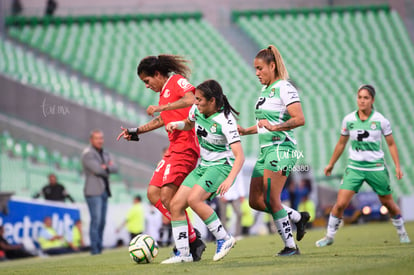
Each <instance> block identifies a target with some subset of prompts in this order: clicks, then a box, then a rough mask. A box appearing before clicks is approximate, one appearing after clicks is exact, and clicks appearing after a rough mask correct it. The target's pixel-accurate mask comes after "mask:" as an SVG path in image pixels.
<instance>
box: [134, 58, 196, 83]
mask: <svg viewBox="0 0 414 275" xmlns="http://www.w3.org/2000/svg"><path fill="white" fill-rule="evenodd" d="M187 63H188V60H186V59H184V58H183V57H182V56H179V55H170V54H160V55H159V56H147V57H145V58H144V59H142V60H141V62H139V64H138V68H137V73H138V76H139V75H141V74H142V73H144V74H146V75H147V76H154V75H155V72H159V73H160V74H161V75H163V76H166V77H168V76H169V74H170V73H172V72H174V73H176V74H180V75H182V76H184V77H185V78H187V77H189V75H190V68H189V67H188V66H187Z"/></svg>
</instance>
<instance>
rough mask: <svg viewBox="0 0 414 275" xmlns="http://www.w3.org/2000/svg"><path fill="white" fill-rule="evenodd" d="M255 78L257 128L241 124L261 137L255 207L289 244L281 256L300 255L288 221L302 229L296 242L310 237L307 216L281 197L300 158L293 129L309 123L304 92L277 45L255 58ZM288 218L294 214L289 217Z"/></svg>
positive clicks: (246, 131) (252, 189)
mask: <svg viewBox="0 0 414 275" xmlns="http://www.w3.org/2000/svg"><path fill="white" fill-rule="evenodd" d="M254 67H255V69H256V76H257V77H258V78H259V81H260V83H261V84H262V85H264V86H263V89H262V91H261V94H260V97H259V99H258V101H257V103H256V110H255V114H256V121H257V122H256V125H254V126H251V127H248V128H243V127H241V126H238V129H239V133H240V135H251V134H259V142H260V147H261V149H260V155H259V159H258V160H257V162H256V165H255V167H254V169H253V174H252V179H251V183H250V195H249V203H250V207H252V208H253V209H256V210H258V211H264V212H267V213H270V214H271V215H272V217H273V220H274V221H275V224H276V227H277V229H278V232H279V234H280V236H281V238H282V240H283V242H284V244H285V248H284V249H283V250H281V251H280V252H279V253H278V255H279V256H291V255H295V254H300V253H299V249H298V248H297V246H296V244H295V240H294V239H293V235H292V227H291V225H290V222H289V219H290V220H292V221H293V222H294V223H295V224H296V227H297V236H296V238H297V240H298V241H299V240H301V239H302V238H303V235H304V234H305V225H306V223H307V221H308V220H309V214H308V213H307V212H302V213H299V212H297V211H296V210H293V209H291V208H289V207H287V206H285V205H282V202H281V199H280V196H281V193H282V189H283V186H284V185H285V182H286V179H287V177H288V176H289V174H290V172H291V170H292V168H293V167H294V165H295V163H296V160H297V155H298V154H296V153H297V151H296V140H295V138H294V136H293V129H294V128H296V127H299V126H302V125H304V124H305V117H304V115H303V112H302V106H301V103H300V99H299V94H298V92H297V90H296V88H295V87H293V85H292V84H291V83H289V81H287V79H288V78H289V75H288V71H287V70H286V67H285V64H284V62H283V59H282V56H281V55H280V53H279V51H278V50H277V48H276V47H275V46H273V45H271V46H269V47H268V48H266V49H263V50H260V51H259V52H258V53H257V55H256V57H255V59H254ZM288 214H289V216H288Z"/></svg>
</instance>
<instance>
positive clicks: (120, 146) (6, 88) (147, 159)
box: [0, 75, 168, 165]
mask: <svg viewBox="0 0 414 275" xmlns="http://www.w3.org/2000/svg"><path fill="white" fill-rule="evenodd" d="M0 87H2V89H1V95H0V96H1V100H0V112H1V113H3V114H5V115H8V116H12V117H16V118H18V119H21V120H24V121H26V122H29V123H31V124H34V125H36V126H39V127H41V128H43V129H47V130H49V131H51V132H56V133H58V134H60V135H63V136H66V137H69V138H72V139H75V140H77V141H80V142H81V143H88V140H89V133H90V131H91V130H92V129H94V128H99V129H101V130H102V131H103V132H104V134H105V147H106V148H107V149H109V150H110V151H112V152H115V153H118V154H121V155H123V156H126V157H129V158H132V159H139V161H140V162H143V163H146V164H148V165H155V164H156V163H157V162H158V161H159V159H160V156H161V151H162V148H163V147H165V146H167V145H168V139H167V138H166V136H165V135H163V134H160V133H159V132H158V133H157V132H154V133H148V134H145V136H143V137H142V138H141V140H140V142H139V143H132V142H131V143H127V142H126V141H124V140H122V141H118V142H117V141H116V137H117V135H118V134H119V133H120V126H121V125H122V126H124V127H134V126H135V127H136V126H137V125H130V124H128V123H125V122H123V121H121V120H118V119H116V118H114V117H112V116H109V115H106V114H103V113H98V112H96V111H94V110H92V109H89V108H85V107H83V106H81V105H78V104H76V103H74V102H71V101H68V100H65V99H63V98H61V97H58V96H55V95H53V94H50V93H47V92H45V91H42V90H40V89H37V88H34V87H30V86H26V85H24V84H22V83H19V82H17V81H15V80H12V79H10V78H8V77H5V76H3V75H0ZM22 99H24V100H22ZM148 120H150V118H149V119H148Z"/></svg>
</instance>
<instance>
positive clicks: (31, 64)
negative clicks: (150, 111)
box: [0, 38, 146, 124]
mask: <svg viewBox="0 0 414 275" xmlns="http://www.w3.org/2000/svg"><path fill="white" fill-rule="evenodd" d="M0 72H1V73H4V74H6V75H8V76H9V77H12V78H14V79H17V80H19V81H21V82H23V83H26V84H28V85H33V86H36V87H39V88H41V89H43V90H45V91H48V92H50V93H53V94H55V95H58V96H62V97H64V98H67V99H69V100H72V101H74V102H77V103H78V104H81V105H83V106H85V107H88V108H92V109H95V110H97V111H100V112H103V113H106V114H109V115H113V116H115V117H118V118H120V119H122V120H125V121H130V122H132V123H138V124H139V123H140V121H141V120H142V119H143V115H142V114H139V113H138V112H137V111H136V110H135V108H133V107H132V105H131V106H126V104H124V103H123V101H120V100H117V99H114V98H113V97H112V96H111V95H109V94H104V93H103V92H102V91H101V90H100V89H99V88H96V87H92V86H91V85H90V84H89V83H87V82H85V81H82V80H80V79H79V77H77V76H75V75H69V74H68V73H66V72H65V71H63V70H61V69H59V68H57V67H56V66H53V65H51V64H49V63H47V62H45V61H44V60H42V59H41V58H39V57H36V56H35V55H34V54H32V53H31V52H28V51H25V50H24V49H23V48H22V47H20V46H18V45H16V44H14V43H13V42H11V41H8V40H5V39H3V38H0ZM145 119H146V118H145Z"/></svg>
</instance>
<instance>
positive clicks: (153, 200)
mask: <svg viewBox="0 0 414 275" xmlns="http://www.w3.org/2000/svg"><path fill="white" fill-rule="evenodd" d="M147 198H148V200H149V201H150V202H151V204H153V205H155V204H156V203H157V202H158V200H159V199H160V194H159V193H157V192H153V191H151V190H150V189H148V190H147Z"/></svg>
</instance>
